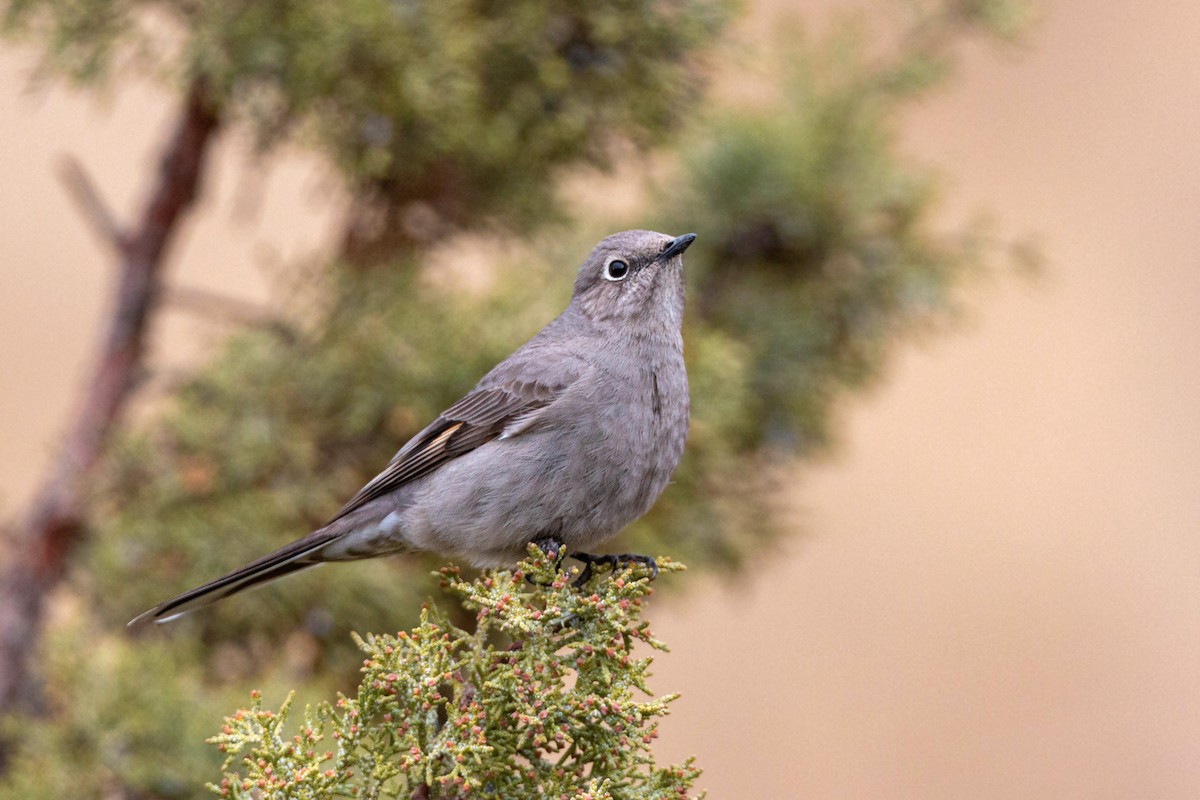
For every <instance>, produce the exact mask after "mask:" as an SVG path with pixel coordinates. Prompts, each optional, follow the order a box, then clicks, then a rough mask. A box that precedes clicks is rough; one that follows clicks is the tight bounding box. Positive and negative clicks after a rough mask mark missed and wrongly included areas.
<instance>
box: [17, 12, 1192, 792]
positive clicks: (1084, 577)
mask: <svg viewBox="0 0 1200 800" xmlns="http://www.w3.org/2000/svg"><path fill="white" fill-rule="evenodd" d="M1029 40H1030V45H1029V47H1028V49H1027V50H1026V51H1024V52H1022V53H1018V54H1012V53H1010V54H999V53H997V51H995V50H994V49H990V48H988V49H979V50H972V51H970V52H969V53H968V58H967V61H966V64H965V65H964V69H963V70H962V72H961V74H960V76H959V79H958V80H957V81H956V83H955V85H954V88H953V89H952V91H950V92H949V93H947V94H945V95H943V96H941V97H939V99H937V100H936V101H934V102H931V103H929V104H927V105H925V106H924V107H922V108H921V109H920V110H919V111H918V113H916V114H915V115H914V116H913V118H912V119H911V124H909V126H908V128H907V131H906V142H907V145H908V146H909V147H910V149H911V150H912V151H913V152H915V153H917V154H920V155H921V156H922V157H924V158H927V159H929V160H931V161H933V162H935V163H938V164H940V165H942V166H944V168H945V170H946V172H947V174H949V175H950V176H952V178H953V180H952V182H951V184H950V186H949V187H948V191H947V193H946V197H947V200H948V203H947V205H948V208H949V213H951V214H957V213H958V211H959V210H962V209H966V210H972V209H976V208H984V207H986V208H989V209H992V210H993V211H994V212H995V214H994V216H995V217H996V218H997V220H998V221H999V222H1000V223H1001V225H1002V227H1003V228H1004V229H1006V230H1009V231H1040V232H1042V233H1043V234H1044V236H1043V240H1044V243H1045V249H1046V253H1047V255H1048V259H1049V274H1048V276H1047V278H1046V279H1045V280H1044V281H1043V282H1042V283H1041V284H1039V285H1028V284H1021V283H1019V282H1017V281H1009V282H1006V283H1003V284H1001V285H998V286H996V287H992V288H991V289H990V290H989V291H988V292H987V293H986V300H985V302H983V303H981V304H980V307H979V311H978V313H977V314H976V315H975V318H974V323H973V324H972V325H971V326H969V327H968V328H967V329H966V330H965V331H964V332H963V333H961V334H960V335H958V336H955V337H951V338H943V339H939V340H937V341H936V342H933V343H932V344H930V345H929V346H926V347H923V348H913V349H910V350H909V351H908V352H906V353H905V354H904V356H903V357H902V358H900V359H899V360H898V361H897V363H896V364H895V365H894V368H893V370H892V371H891V375H890V380H889V382H888V384H887V385H886V386H885V387H884V388H883V389H882V390H881V391H879V392H877V393H876V394H875V395H874V396H873V397H871V398H869V399H867V400H865V401H858V402H856V403H855V404H854V405H853V406H852V407H851V408H849V409H848V413H847V414H846V415H845V425H844V430H845V440H844V446H843V447H842V449H841V451H840V455H839V456H838V457H837V458H835V459H833V460H831V461H830V462H829V463H827V464H824V465H822V466H820V467H819V468H817V469H811V470H809V471H807V472H806V473H805V474H804V476H803V480H802V481H800V482H798V484H797V490H796V493H795V494H796V518H797V523H798V524H799V525H801V526H803V528H804V529H805V530H806V531H807V532H808V534H809V535H808V536H807V537H806V538H803V539H796V540H794V541H793V543H792V544H791V546H790V548H789V550H790V552H788V553H787V554H785V555H783V556H780V557H773V558H771V559H770V560H769V562H767V563H765V564H764V567H763V569H762V570H761V571H760V572H759V573H757V574H756V575H754V576H753V578H751V579H748V580H745V581H743V582H741V583H739V584H737V585H736V586H734V587H732V588H726V587H723V586H721V585H719V584H718V583H717V582H715V581H714V582H712V584H711V588H708V589H705V588H703V587H693V590H692V592H691V593H690V595H688V596H687V597H685V598H683V600H682V602H680V603H678V604H675V605H672V606H670V607H667V606H660V607H659V609H658V611H657V614H656V615H657V632H658V634H659V635H660V636H661V637H663V638H665V639H666V640H668V641H669V642H671V643H672V644H673V652H672V653H671V654H669V655H665V656H661V657H660V658H659V660H658V663H657V667H656V677H655V680H654V685H655V686H656V687H658V688H660V689H661V690H663V691H665V690H668V689H670V690H679V691H682V692H683V693H684V697H683V699H681V700H680V701H679V702H678V704H677V706H676V710H675V714H674V716H673V717H672V718H671V719H670V720H668V722H667V723H666V725H665V726H664V728H663V733H662V738H661V739H660V744H659V749H660V754H661V755H662V756H664V757H669V758H680V757H682V756H684V755H687V754H689V753H694V754H696V755H697V756H698V757H699V762H700V764H701V766H703V767H705V768H706V770H707V772H706V775H705V778H704V779H703V785H704V786H705V787H706V788H708V789H709V790H710V791H711V793H712V796H713V797H739V798H746V797H806V798H860V797H863V798H866V797H870V798H1056V799H1060V798H1192V797H1197V796H1200V411H1198V410H1197V406H1198V402H1197V398H1198V397H1200V347H1198V344H1197V339H1198V338H1200V319H1198V315H1200V269H1198V267H1200V4H1198V3H1195V2H1192V0H1157V1H1156V2H1154V1H1152V2H1142V3H1133V2H1124V3H1118V2H1113V3H1097V2H1094V0H1060V1H1059V2H1049V3H1046V4H1044V19H1043V20H1042V22H1041V23H1040V24H1039V25H1038V26H1037V27H1036V28H1035V30H1034V31H1033V32H1032V35H1031V36H1030V37H1029ZM29 66H30V62H29V59H28V56H27V55H24V54H21V53H14V52H12V51H11V48H8V49H6V50H5V51H4V52H0V154H2V155H0V212H2V214H0V219H2V220H3V223H0V419H2V420H3V422H2V423H0V425H2V428H0V430H2V435H3V443H2V444H3V446H2V447H0V487H3V491H4V503H5V506H6V508H7V509H8V510H10V511H11V510H12V509H13V508H14V507H16V505H17V504H18V503H19V502H20V501H21V499H22V498H23V497H24V496H25V495H26V493H27V492H28V489H29V487H30V486H31V484H32V481H33V479H34V477H35V476H36V475H37V471H38V467H39V466H40V465H41V464H42V463H43V462H44V458H45V454H46V451H47V447H48V445H49V443H51V442H52V441H53V439H54V434H55V433H56V431H57V426H58V425H59V424H61V420H63V418H64V414H65V412H66V409H67V407H68V405H69V401H70V397H71V390H72V388H73V387H74V386H75V385H76V382H77V380H78V379H79V376H80V367H81V364H82V363H83V360H84V358H85V356H86V353H87V350H88V346H89V340H90V336H91V335H92V332H93V330H94V327H95V326H94V323H95V321H96V319H97V318H98V316H99V314H100V312H101V308H102V302H103V297H104V295H103V291H104V288H105V279H106V278H107V277H108V275H107V273H106V272H105V269H104V266H103V262H102V259H100V258H98V255H97V254H98V252H99V251H98V249H97V247H96V245H95V243H94V242H93V241H92V240H91V239H90V238H89V237H88V235H87V233H86V231H85V230H84V229H83V226H82V224H81V222H80V220H79V219H78V217H77V216H76V215H75V213H74V212H73V211H72V210H71V209H70V207H69V205H68V203H67V201H66V199H65V197H64V195H63V193H62V191H61V190H60V189H59V187H58V186H57V185H56V183H55V182H54V180H53V179H52V173H53V168H54V163H55V157H56V154H59V153H62V152H70V153H75V154H77V155H79V156H80V158H81V159H82V160H83V161H84V162H85V163H86V164H87V165H88V166H89V168H91V169H92V170H93V172H94V173H95V175H96V177H97V180H98V182H99V184H100V185H101V186H102V187H103V189H104V191H105V192H106V193H107V194H108V195H109V196H110V197H111V198H112V200H113V203H114V205H116V207H118V208H119V209H122V210H128V209H132V208H133V207H134V203H135V200H136V198H137V197H138V193H139V191H140V190H141V189H142V181H143V180H145V178H146V176H147V174H148V168H149V166H150V165H151V164H152V160H151V159H152V153H153V150H154V147H155V145H156V143H157V142H158V141H159V140H160V139H161V137H162V135H163V133H164V132H163V130H162V127H161V124H162V121H163V120H164V119H165V118H166V114H167V112H168V111H169V107H167V106H166V105H165V104H166V103H167V101H166V99H165V98H164V97H163V96H162V95H161V94H159V93H157V92H155V91H153V90H151V89H148V88H142V89H137V90H133V91H129V92H126V91H122V92H121V93H120V94H119V95H117V96H115V97H114V98H112V100H111V102H110V103H108V105H107V107H104V106H98V105H97V104H95V103H94V102H92V101H87V100H85V99H83V98H81V97H79V96H72V95H70V94H67V93H64V92H61V91H55V92H53V93H50V94H48V95H45V96H42V97H40V98H39V97H37V96H33V97H30V96H28V95H24V96H19V92H20V89H21V87H22V86H23V85H24V80H25V76H26V75H27V74H28V70H29ZM245 152H246V151H245V148H244V147H243V146H241V145H240V144H239V143H238V142H225V143H223V144H222V147H221V159H220V162H219V165H218V169H217V170H216V173H215V176H214V177H215V180H213V181H212V183H211V184H210V187H209V188H210V190H211V191H210V194H209V196H208V199H207V200H206V202H205V213H204V216H203V218H202V219H201V220H199V221H198V222H196V223H194V224H192V225H190V226H189V228H188V230H187V232H186V235H185V236H184V238H183V241H182V242H181V243H180V244H181V247H179V248H178V250H177V255H178V256H179V258H178V259H177V264H176V266H175V267H174V272H175V274H176V275H177V276H181V280H184V281H186V282H189V283H202V284H205V285H212V286H219V287H225V288H226V289H227V290H228V291H236V292H238V293H239V294H241V295H243V296H248V297H259V298H263V297H267V296H268V292H269V280H268V277H269V274H270V268H269V267H268V268H265V269H264V268H262V267H260V266H254V265H261V264H264V263H266V264H270V263H272V262H273V261H277V260H278V259H283V260H287V259H291V258H294V257H297V256H299V255H302V254H304V253H308V252H312V250H313V248H314V247H317V246H319V243H320V242H321V241H322V238H323V234H324V232H325V231H326V230H328V225H329V223H330V221H331V220H332V219H333V217H334V211H333V210H332V209H334V208H335V207H336V205H337V198H336V196H335V197H333V198H332V200H331V198H330V192H329V186H328V183H327V182H323V181H322V180H321V179H320V178H319V177H314V175H315V174H316V172H317V171H316V168H315V167H314V166H313V165H312V164H310V163H307V162H305V161H304V160H303V159H299V160H293V161H290V162H288V163H287V164H286V165H283V166H277V167H274V168H272V170H271V172H270V174H269V177H268V178H267V179H266V180H265V182H259V183H256V182H252V181H247V180H245V179H241V178H238V177H237V175H238V173H240V172H241V171H242V168H243V167H244V165H245V162H246V159H247V156H246V155H245ZM245 195H260V196H261V198H262V200H261V210H260V212H259V213H258V214H257V215H256V216H255V217H254V218H253V221H252V222H239V221H238V219H239V214H238V212H237V208H238V204H237V203H235V202H234V200H233V198H234V197H235V196H245ZM701 233H703V232H701ZM234 287H236V288H234ZM211 332H212V329H211V326H206V325H202V324H198V323H195V322H188V321H183V320H179V319H177V318H174V319H172V321H171V323H170V325H169V330H168V334H167V336H166V338H165V344H163V345H162V346H161V348H160V350H162V349H165V350H167V351H169V352H171V353H178V352H180V351H187V350H188V349H189V347H190V346H191V345H192V343H193V342H194V341H195V340H196V339H198V338H199V339H203V338H204V337H207V336H210V335H211ZM172 357H177V356H172ZM694 580H697V581H699V580H700V579H694ZM705 583H706V584H707V581H705ZM717 645H720V646H721V647H720V650H719V651H718V650H717V648H716V646H717ZM734 696H736V697H738V698H739V703H738V704H737V705H736V706H735V705H734V704H732V703H730V702H729V701H730V698H732V697H734Z"/></svg>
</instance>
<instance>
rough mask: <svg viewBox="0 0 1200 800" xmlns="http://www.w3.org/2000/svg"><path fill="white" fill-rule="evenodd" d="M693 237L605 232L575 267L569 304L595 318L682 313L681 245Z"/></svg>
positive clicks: (670, 319) (673, 317)
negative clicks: (576, 271)
mask: <svg viewBox="0 0 1200 800" xmlns="http://www.w3.org/2000/svg"><path fill="white" fill-rule="evenodd" d="M695 239H696V234H694V233H685V234H684V235H683V236H675V237H671V236H668V235H666V234H665V233H656V232H654V231H622V232H621V233H614V234H613V235H612V236H606V237H605V238H603V239H601V240H600V243H599V244H597V245H596V247H595V248H594V249H593V250H592V252H591V254H590V255H589V256H588V257H587V259H586V260H585V261H584V262H583V266H581V267H580V268H579V275H578V277H576V279H575V292H574V294H573V295H572V297H571V304H572V305H574V306H576V307H577V308H578V309H579V311H581V312H582V313H583V314H585V315H586V316H587V317H588V318H590V319H592V320H595V321H602V320H611V319H625V320H636V319H639V318H642V319H647V320H655V321H662V322H667V323H669V324H673V326H674V327H675V329H676V330H678V328H679V324H680V322H681V321H682V319H683V251H684V250H686V249H687V248H688V245H690V244H691V243H692V242H693V241H695Z"/></svg>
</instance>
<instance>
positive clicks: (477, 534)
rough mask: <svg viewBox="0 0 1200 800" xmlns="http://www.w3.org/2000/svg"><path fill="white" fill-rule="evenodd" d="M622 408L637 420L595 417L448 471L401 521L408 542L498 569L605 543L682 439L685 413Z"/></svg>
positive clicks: (507, 443) (672, 460) (644, 505)
mask: <svg viewBox="0 0 1200 800" xmlns="http://www.w3.org/2000/svg"><path fill="white" fill-rule="evenodd" d="M647 399H649V398H647ZM630 407H636V408H639V409H643V410H644V412H645V413H642V414H638V413H633V414H632V415H631V414H629V413H626V414H624V416H621V414H619V413H613V412H609V413H604V412H602V413H599V414H593V415H592V416H591V418H589V419H586V420H585V419H580V420H577V421H575V422H574V423H572V425H570V426H565V427H564V426H562V425H556V426H553V427H549V428H546V429H541V430H534V431H530V432H527V433H523V434H521V435H520V436H516V437H513V438H511V439H502V440H497V441H493V442H490V443H488V444H486V445H484V446H482V447H480V448H478V449H477V450H475V451H472V452H471V453H467V454H465V455H463V456H461V457H459V458H458V459H455V460H454V461H452V462H450V463H447V464H446V465H444V466H443V467H442V468H441V469H439V470H438V471H437V472H436V473H435V474H434V475H431V476H429V478H428V479H427V480H425V481H424V483H425V485H424V486H423V487H422V489H421V491H420V494H419V495H418V496H417V497H416V498H415V499H416V502H414V503H413V504H412V506H411V507H410V509H409V510H407V511H406V512H405V515H406V520H405V523H406V524H405V528H406V533H407V536H408V538H409V540H410V541H412V543H413V544H414V545H415V546H416V547H418V548H420V549H429V550H434V551H438V552H447V553H455V554H457V555H459V556H460V557H463V558H466V559H468V560H470V561H472V562H473V563H475V564H476V565H478V566H499V565H511V564H512V563H514V562H515V561H517V560H519V559H520V558H521V557H522V556H523V555H524V553H525V548H526V545H527V544H528V543H529V542H530V541H533V540H535V539H538V538H541V537H544V536H553V537H555V538H557V539H559V540H560V541H562V542H564V543H565V544H566V545H567V546H568V547H569V548H571V549H580V550H584V549H588V548H592V547H595V546H597V545H599V544H600V543H602V542H604V541H606V540H607V539H609V538H611V537H612V536H614V535H615V534H616V533H617V532H618V531H620V530H621V529H622V528H624V527H625V526H626V525H628V524H629V523H630V522H632V521H633V520H634V519H636V518H638V517H639V516H641V515H642V514H644V513H645V512H646V511H647V510H648V509H649V507H650V506H651V505H652V504H653V502H654V501H655V500H656V499H657V498H658V495H659V494H660V493H661V492H662V490H663V488H664V487H665V486H666V484H667V482H668V480H669V479H670V475H671V472H672V471H673V470H674V468H675V465H676V463H677V462H678V460H679V455H680V453H681V452H682V450H683V439H684V437H685V436H686V432H687V420H686V404H684V405H683V411H682V419H679V418H678V417H679V414H678V413H677V414H676V415H675V417H672V418H669V419H666V418H664V417H663V415H662V414H661V413H658V414H655V413H654V412H653V406H652V405H651V404H650V403H648V402H647V403H634V404H631V405H630ZM616 411H619V409H617V410H616Z"/></svg>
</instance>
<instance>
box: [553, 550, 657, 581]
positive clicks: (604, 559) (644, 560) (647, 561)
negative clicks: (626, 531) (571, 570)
mask: <svg viewBox="0 0 1200 800" xmlns="http://www.w3.org/2000/svg"><path fill="white" fill-rule="evenodd" d="M571 558H574V559H575V560H577V561H581V562H583V569H582V570H581V571H580V573H579V576H578V577H577V578H575V580H574V581H572V582H571V585H572V586H574V587H576V588H578V587H580V586H583V585H584V584H585V583H587V582H588V580H590V579H591V577H592V567H594V566H595V565H596V564H600V565H602V566H606V567H610V568H611V569H612V570H613V571H614V572H615V571H616V570H618V569H620V568H621V567H622V566H628V565H629V564H642V565H643V566H646V567H649V569H650V580H654V579H655V578H657V577H658V563H657V562H656V561H655V560H654V559H653V558H651V557H650V556H643V555H639V554H637V553H618V554H611V553H606V554H604V555H595V554H593V553H571Z"/></svg>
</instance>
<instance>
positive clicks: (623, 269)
mask: <svg viewBox="0 0 1200 800" xmlns="http://www.w3.org/2000/svg"><path fill="white" fill-rule="evenodd" d="M628 274H629V264H627V263H625V262H624V261H622V260H621V259H619V258H613V259H609V262H608V263H607V264H605V265H604V277H605V278H607V279H608V280H610V281H620V280H624V279H625V276H626V275H628Z"/></svg>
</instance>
